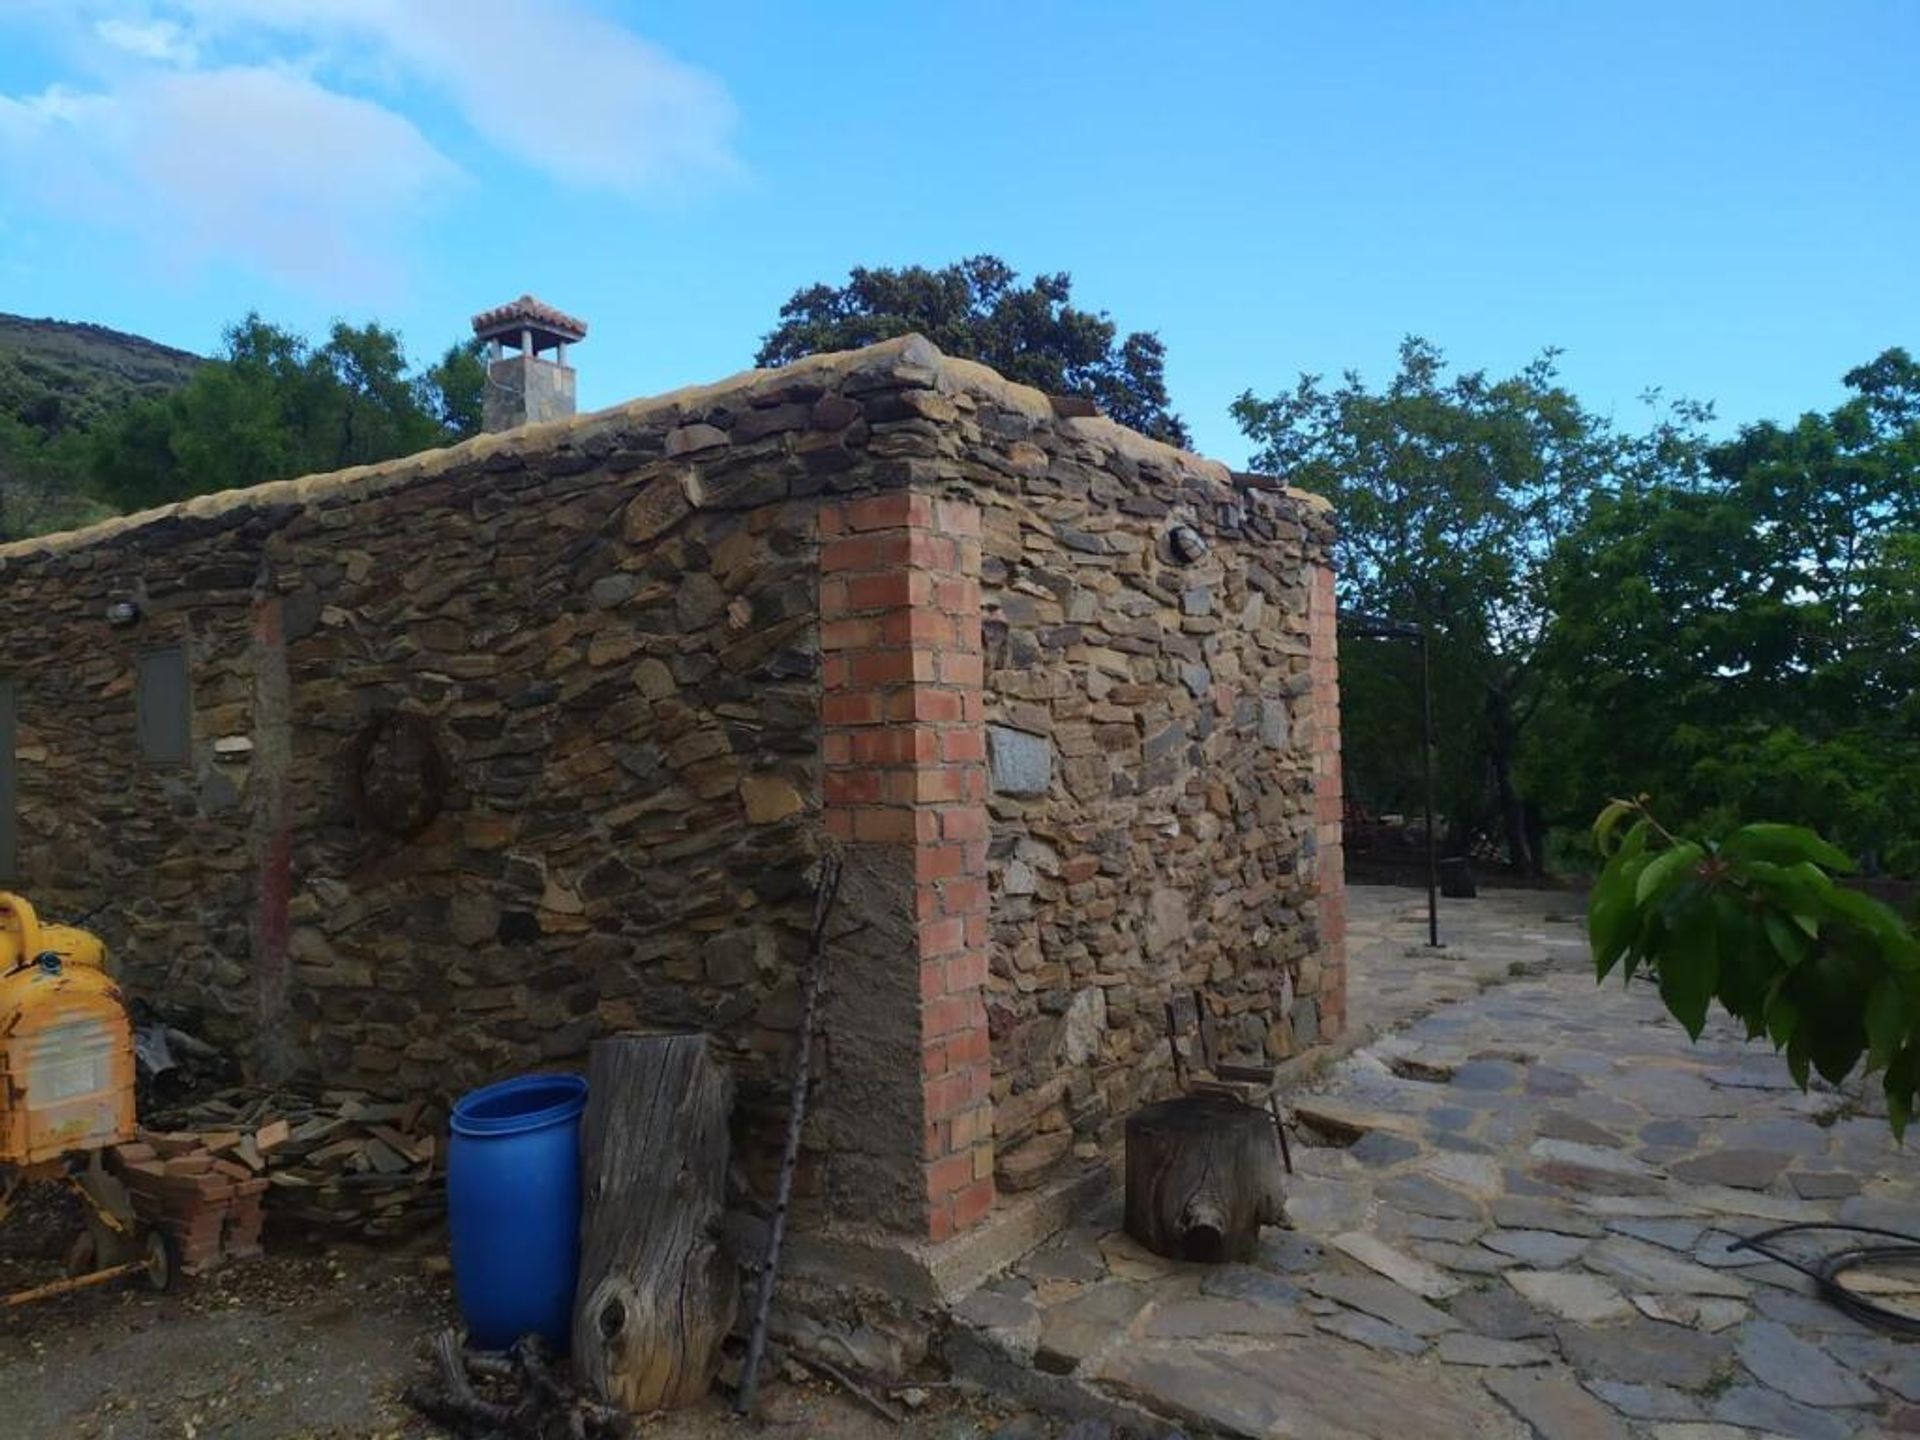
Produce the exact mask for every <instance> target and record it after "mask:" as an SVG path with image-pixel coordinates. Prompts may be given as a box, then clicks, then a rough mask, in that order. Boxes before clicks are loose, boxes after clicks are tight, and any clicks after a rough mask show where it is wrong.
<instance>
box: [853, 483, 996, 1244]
mask: <svg viewBox="0 0 1920 1440" xmlns="http://www.w3.org/2000/svg"><path fill="white" fill-rule="evenodd" d="M819 523H820V572H821V573H820V637H821V639H820V643H821V650H822V653H823V657H824V664H823V676H822V680H823V684H822V694H821V720H822V741H821V744H822V749H823V757H822V758H823V775H824V780H823V788H824V809H825V823H826V827H827V830H828V833H829V834H831V835H833V836H835V837H837V838H838V839H839V840H840V841H842V842H843V843H844V844H845V845H846V846H847V847H848V853H849V857H850V859H849V871H850V872H852V871H853V870H854V868H855V863H856V860H857V862H858V864H859V866H860V868H861V872H862V874H863V875H864V876H865V877H866V883H865V888H864V890H863V892H862V894H861V896H860V897H859V898H858V899H857V900H856V902H855V907H854V912H855V913H854V915H853V918H856V919H858V920H860V921H864V922H866V923H867V924H868V925H869V927H870V928H871V929H872V931H873V932H874V933H876V934H887V935H888V936H889V939H888V940H887V942H886V949H885V952H884V953H883V954H878V955H870V957H869V962H868V963H869V964H880V965H884V966H885V967H887V973H885V974H870V975H869V978H870V980H871V981H872V983H871V985H870V986H869V988H868V990H867V993H866V996H865V998H866V1000H867V1002H868V1003H869V1005H870V1007H871V1009H872V1011H877V1010H880V1009H885V1010H888V1011H893V1012H898V1011H899V1010H901V1009H902V1008H905V1009H907V1010H910V1011H911V1014H909V1015H904V1016H903V1015H901V1014H899V1013H890V1014H886V1015H881V1014H877V1013H871V1012H870V1014H869V1017H868V1019H867V1020H866V1022H864V1023H867V1024H871V1025H872V1026H873V1027H874V1036H873V1037H866V1038H870V1039H871V1040H872V1042H873V1043H875V1044H877V1043H878V1040H879V1038H880V1037H881V1036H882V1035H884V1034H885V1033H888V1032H891V1033H893V1034H895V1035H896V1036H897V1038H898V1040H900V1041H904V1042H906V1047H907V1048H903V1047H902V1046H901V1045H900V1044H898V1043H896V1044H895V1046H894V1048H893V1049H892V1050H890V1051H887V1052H884V1053H887V1054H890V1055H891V1056H892V1057H893V1068H894V1069H895V1071H896V1073H892V1074H886V1075H875V1074H866V1075H863V1076H862V1077H861V1078H862V1080H863V1081H864V1083H865V1084H866V1086H867V1088H868V1090H869V1092H870V1093H872V1094H873V1095H874V1097H875V1103H876V1107H877V1113H876V1124H875V1127H874V1128H875V1129H876V1130H877V1129H879V1128H881V1126H882V1124H883V1122H882V1121H881V1120H880V1118H879V1116H880V1115H881V1114H885V1115H888V1116H896V1115H898V1114H899V1113H900V1110H901V1108H902V1098H903V1097H902V1094H901V1092H902V1091H903V1090H904V1091H910V1092H911V1105H912V1111H913V1114H914V1116H915V1117H916V1118H917V1122H918V1135H917V1137H916V1141H915V1143H914V1144H913V1145H912V1147H911V1148H912V1150H913V1151H914V1153H913V1154H912V1155H911V1156H908V1155H906V1154H903V1153H902V1151H901V1148H900V1147H899V1146H898V1145H895V1146H893V1147H892V1148H890V1149H887V1150H886V1151H885V1153H884V1154H882V1153H878V1152H877V1151H876V1152H874V1153H869V1154H867V1155H866V1156H865V1157H864V1161H865V1163H866V1164H867V1165H868V1166H869V1168H870V1173H872V1167H874V1166H875V1165H876V1164H877V1165H880V1166H885V1167H887V1168H889V1169H892V1168H895V1167H896V1164H897V1165H902V1166H903V1165H910V1166H911V1168H912V1175H911V1177H910V1178H911V1186H910V1187H909V1186H908V1185H905V1184H902V1183H901V1181H902V1180H903V1179H904V1178H906V1177H903V1176H901V1175H899V1174H888V1175H887V1176H886V1177H885V1178H886V1180H887V1182H888V1183H886V1184H885V1185H884V1187H883V1188H884V1190H885V1191H886V1192H889V1193H890V1194H892V1195H893V1196H895V1197H905V1198H904V1199H900V1198H897V1199H896V1203H894V1204H892V1205H888V1206H886V1207H885V1208H887V1209H888V1210H891V1211H896V1212H900V1213H889V1214H877V1213H870V1214H869V1215H867V1216H865V1217H863V1218H869V1219H872V1220H877V1221H880V1222H881V1223H885V1224H889V1225H891V1226H893V1227H894V1228H900V1229H905V1230H908V1231H911V1232H913V1233H916V1234H919V1235H924V1236H926V1237H927V1238H929V1239H933V1240H941V1239H945V1238H946V1237H947V1236H949V1235H951V1234H953V1233H954V1232H956V1231H959V1230H963V1229H965V1228H966V1227H968V1226H969V1225H972V1224H974V1223H975V1222H976V1221H978V1220H979V1219H980V1218H981V1217H982V1216H983V1215H985V1214H986V1213H987V1210H988V1209H989V1208H990V1207H991V1206H992V1204H993V1196H994V1191H993V1104H992V1099H991V1093H990V1092H991V1088H992V1078H993V1073H992V1056H991V1049H990V1045H989V1042H988V1037H987V1010H986V980H987V811H986V798H987V772H986V741H985V715H986V707H985V704H984V701H983V699H982V696H981V673H982V672H981V654H980V578H979V577H980V512H979V510H978V508H977V507H975V506H974V505H973V504H971V503H968V502H961V501H948V500H934V499H931V498H929V497H928V496H925V495H918V494H913V493H911V492H898V493H892V494H886V495H877V496H869V497H866V498H863V499H858V500H847V501H829V502H827V503H824V504H823V505H822V506H821V509H820V522H819ZM903 951H904V953H903ZM903 978H904V979H906V980H908V981H910V984H909V985H907V986H905V987H902V986H901V984H900V982H901V980H902V979H903ZM829 1040H830V1042H831V1040H832V1036H831V1035H830V1036H829ZM909 1049H910V1053H909ZM881 1053H883V1052H881V1051H879V1050H877V1049H875V1050H872V1051H870V1058H869V1059H868V1060H867V1061H866V1062H865V1063H866V1068H868V1069H869V1070H871V1069H873V1068H874V1060H875V1059H877V1057H878V1056H879V1055H880V1054H881ZM902 1060H904V1061H905V1062H906V1063H899V1062H900V1061H902ZM870 1198H871V1199H872V1200H873V1201H874V1202H875V1203H876V1207H877V1206H878V1204H879V1201H880V1197H879V1196H873V1197H870Z"/></svg>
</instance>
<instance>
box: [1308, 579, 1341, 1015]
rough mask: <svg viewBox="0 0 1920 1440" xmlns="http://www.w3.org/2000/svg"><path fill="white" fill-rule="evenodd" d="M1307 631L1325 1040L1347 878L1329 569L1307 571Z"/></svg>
mask: <svg viewBox="0 0 1920 1440" xmlns="http://www.w3.org/2000/svg"><path fill="white" fill-rule="evenodd" d="M1307 577H1308V578H1307V585H1308V594H1307V633H1308V644H1309V648H1310V651H1311V655H1310V661H1309V666H1310V668H1309V675H1310V678H1311V681H1312V688H1311V691H1310V699H1311V704H1312V717H1313V739H1312V744H1313V806H1314V830H1315V834H1314V839H1315V842H1316V843H1315V855H1314V866H1315V870H1316V873H1317V875H1318V879H1319V887H1318V888H1319V893H1318V898H1317V900H1316V902H1315V903H1316V904H1317V905H1318V906H1319V917H1320V944H1321V949H1322V968H1323V973H1324V976H1325V979H1324V981H1323V984H1322V987H1321V993H1320V1028H1321V1033H1322V1034H1323V1035H1326V1036H1328V1037H1329V1038H1331V1037H1332V1036H1335V1035H1338V1034H1340V1033H1341V1031H1343V1030H1344V1029H1345V1028H1346V1018H1347V985H1346V957H1347V878H1346V852H1345V848H1344V831H1343V829H1342V825H1341V818H1342V817H1341V810H1342V793H1341V749H1340V650H1339V644H1340V642H1339V629H1338V627H1339V611H1338V603H1337V600H1336V596H1335V591H1334V574H1333V567H1332V566H1331V565H1326V564H1318V565H1311V566H1309V567H1308V569H1307Z"/></svg>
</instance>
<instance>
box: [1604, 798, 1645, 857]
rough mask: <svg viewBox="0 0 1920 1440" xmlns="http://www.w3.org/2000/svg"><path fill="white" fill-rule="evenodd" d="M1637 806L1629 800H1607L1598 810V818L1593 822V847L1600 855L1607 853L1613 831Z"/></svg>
mask: <svg viewBox="0 0 1920 1440" xmlns="http://www.w3.org/2000/svg"><path fill="white" fill-rule="evenodd" d="M1639 808H1640V807H1639V806H1638V805H1636V804H1634V803H1633V801H1631V800H1614V801H1611V802H1609V803H1608V805H1607V807H1606V808H1605V809H1604V810H1602V811H1601V812H1600V815H1599V818H1597V819H1596V820H1595V821H1594V822H1593V848H1594V849H1596V850H1598V851H1599V852H1600V853H1601V854H1602V855H1605V854H1607V853H1609V851H1610V849H1611V847H1612V843H1613V832H1614V831H1615V830H1617V829H1618V828H1619V827H1620V822H1621V821H1622V820H1624V819H1626V818H1627V816H1629V815H1631V814H1633V812H1634V811H1636V810H1638V809H1639Z"/></svg>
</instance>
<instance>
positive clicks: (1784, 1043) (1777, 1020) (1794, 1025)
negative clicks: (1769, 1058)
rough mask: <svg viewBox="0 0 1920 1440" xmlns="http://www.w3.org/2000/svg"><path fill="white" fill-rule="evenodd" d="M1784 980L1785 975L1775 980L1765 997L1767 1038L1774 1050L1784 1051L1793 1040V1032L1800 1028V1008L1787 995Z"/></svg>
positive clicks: (1785, 978)
mask: <svg viewBox="0 0 1920 1440" xmlns="http://www.w3.org/2000/svg"><path fill="white" fill-rule="evenodd" d="M1786 980H1787V977H1786V976H1785V975H1782V976H1780V977H1779V979H1777V980H1775V981H1774V982H1773V991H1772V993H1771V994H1769V995H1768V996H1767V1003H1766V1021H1767V1038H1768V1039H1770V1040H1772V1041H1773V1048H1774V1049H1776V1050H1784V1049H1786V1048H1787V1047H1788V1046H1789V1044H1790V1043H1791V1042H1792V1040H1793V1036H1794V1032H1795V1031H1796V1030H1798V1029H1799V1028H1800V1007H1799V1006H1798V1005H1796V1004H1794V1003H1793V997H1792V996H1791V995H1789V994H1787V990H1786Z"/></svg>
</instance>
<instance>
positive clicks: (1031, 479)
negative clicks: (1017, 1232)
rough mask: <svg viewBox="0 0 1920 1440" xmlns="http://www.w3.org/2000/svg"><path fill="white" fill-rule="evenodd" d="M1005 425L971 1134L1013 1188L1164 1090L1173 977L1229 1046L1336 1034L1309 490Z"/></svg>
mask: <svg viewBox="0 0 1920 1440" xmlns="http://www.w3.org/2000/svg"><path fill="white" fill-rule="evenodd" d="M1009 428H1013V429H1018V428H1019V427H1017V426H1015V427H1009V426H1008V425H1007V424H1006V423H1005V422H1004V421H999V422H996V423H994V424H992V425H990V426H988V427H987V430H988V434H993V433H994V432H996V431H997V432H1000V434H999V443H997V444H992V445H991V446H990V448H988V450H987V451H986V453H985V454H984V455H983V457H982V458H984V459H985V460H986V461H987V463H989V464H994V463H996V462H998V463H1000V464H1002V465H1004V466H1005V467H1006V468H1007V469H1008V470H1010V471H1011V472H1012V474H1013V475H1014V476H1016V477H1017V478H1018V481H1019V483H1018V484H1017V485H1011V484H1000V485H997V486H996V487H995V492H994V493H993V494H992V495H991V497H990V498H989V501H988V504H987V506H986V509H985V519H984V525H983V533H984V537H985V552H986V560H985V571H984V578H985V598H984V609H985V614H986V617H987V633H988V640H987V655H988V676H987V695H988V714H987V721H988V726H989V729H988V741H989V748H990V750H991V752H992V755H993V794H992V796H991V799H990V802H989V804H990V809H991V813H992V817H993V845H992V864H991V867H990V873H991V877H992V884H993V918H994V930H993V951H992V962H993V967H992V968H993V979H992V987H991V993H990V996H989V1007H990V1008H989V1013H990V1018H991V1028H992V1035H993V1051H994V1071H995V1079H994V1100H995V1114H996V1123H995V1132H996V1141H997V1145H998V1166H999V1180H1000V1184H1001V1187H1002V1188H1003V1189H1014V1190H1017V1189H1024V1188H1027V1187H1030V1186H1032V1185H1034V1184H1037V1183H1038V1182H1039V1181H1041V1180H1042V1179H1044V1178H1045V1177H1047V1176H1048V1175H1050V1174H1051V1173H1053V1172H1054V1171H1055V1170H1056V1169H1057V1168H1058V1167H1059V1166H1060V1165H1061V1164H1062V1163H1063V1162H1065V1161H1066V1160H1067V1157H1068V1156H1069V1155H1070V1153H1071V1152H1073V1151H1074V1150H1075V1149H1076V1148H1078V1150H1079V1151H1080V1153H1081V1154H1082V1155H1083V1156H1089V1157H1090V1156H1091V1155H1093V1154H1094V1153H1095V1152H1096V1147H1098V1146H1099V1145H1100V1144H1101V1142H1102V1141H1103V1139H1105V1138H1107V1137H1108V1136H1109V1135H1110V1132H1111V1130H1112V1128H1113V1126H1114V1125H1115V1124H1116V1123H1117V1122H1118V1121H1119V1120H1121V1119H1122V1118H1124V1116H1125V1115H1126V1113H1127V1112H1128V1111H1129V1110H1130V1109H1132V1108H1133V1107H1134V1106H1135V1105H1136V1104H1138V1103H1139V1102H1140V1101H1141V1100H1142V1099H1143V1098H1145V1097H1146V1096H1148V1095H1150V1094H1153V1093H1159V1092H1163V1091H1164V1090H1165V1089H1166V1088H1167V1087H1168V1086H1169V1085H1170V1082H1171V1065H1170V1057H1169V1054H1168V1046H1167V1030H1166V1019H1165V1005H1166V1001H1167V999H1168V997H1169V995H1170V994H1172V993H1173V992H1174V991H1175V990H1176V989H1179V990H1198V991H1199V992H1200V993H1201V998H1202V1001H1203V1003H1205V1004H1206V1005H1207V1006H1208V1008H1209V1009H1210V1010H1211V1011H1212V1012H1213V1014H1214V1015H1215V1016H1216V1017H1217V1018H1216V1024H1217V1026H1218V1029H1219V1032H1220V1034H1221V1035H1222V1037H1223V1039H1224V1041H1225V1043H1226V1044H1227V1045H1228V1046H1229V1048H1231V1049H1232V1050H1233V1051H1234V1052H1235V1053H1236V1054H1237V1055H1238V1056H1240V1057H1242V1058H1246V1059H1251V1060H1272V1061H1281V1060H1286V1059H1288V1058H1290V1057H1292V1056H1295V1055H1297V1054H1299V1053H1300V1052H1301V1051H1302V1050H1304V1049H1306V1048H1307V1047H1309V1046H1311V1045H1313V1044H1314V1043H1316V1042H1317V1041H1319V1040H1320V1039H1322V1038H1328V1037H1330V1036H1332V1035H1333V1034H1336V1033H1338V1030H1339V1028H1340V1026H1341V1025H1342V1023H1343V1019H1344V1008H1343V997H1344V990H1343V987H1344V973H1343V972H1342V971H1340V970H1339V969H1337V968H1331V969H1330V968H1329V967H1328V965H1327V959H1328V955H1327V952H1326V948H1325V947H1326V942H1327V940H1328V938H1329V928H1328V927H1329V926H1337V925H1338V923H1339V918H1338V914H1337V907H1338V904H1339V901H1338V900H1337V899H1334V898H1333V897H1332V893H1331V892H1332V889H1333V888H1334V887H1337V886H1338V883H1339V878H1340V866H1339V857H1338V852H1337V850H1334V851H1332V852H1331V853H1323V852H1322V848H1321V847H1322V846H1323V845H1325V844H1326V843H1328V842H1329V841H1332V842H1335V843H1337V840H1338V833H1339V832H1338V803H1337V799H1336V801H1335V803H1334V810H1333V817H1334V822H1335V823H1334V824H1333V826H1332V827H1331V830H1323V829H1322V827H1319V826H1318V825H1317V824H1316V810H1315V803H1316V784H1317V775H1318V773H1319V772H1320V770H1321V769H1322V768H1323V762H1324V757H1323V756H1322V755H1321V753H1320V747H1321V746H1322V744H1323V742H1326V741H1328V740H1329V739H1331V740H1334V741H1337V720H1335V719H1334V718H1333V716H1332V714H1331V712H1326V711H1323V710H1322V709H1321V708H1320V702H1319V698H1318V696H1317V695H1316V692H1315V690H1314V688H1313V687H1314V673H1313V669H1312V646H1313V637H1312V632H1311V625H1310V619H1309V605H1310V595H1311V589H1310V583H1309V574H1310V572H1311V571H1318V572H1320V573H1330V572H1326V571H1325V566H1324V559H1325V553H1326V547H1327V542H1328V540H1329V538H1330V532H1329V524H1328V521H1327V519H1326V516H1325V514H1324V508H1323V507H1322V506H1321V505H1320V504H1319V502H1317V501H1313V500H1312V499H1310V498H1303V497H1298V496H1293V495H1289V494H1287V493H1285V492H1283V491H1282V492H1277V493H1276V492H1269V491H1265V490H1261V489H1255V488H1249V486H1248V485H1247V484H1246V483H1245V482H1235V483H1227V482H1226V477H1225V476H1224V475H1223V474H1221V473H1220V472H1218V471H1217V470H1211V469H1207V468H1201V467H1198V466H1195V467H1193V468H1183V467H1182V466H1180V465H1179V464H1177V463H1175V462H1173V461H1171V460H1162V459H1160V458H1159V457H1154V456H1145V457H1141V458H1139V459H1137V460H1134V459H1130V458H1129V457H1127V456H1126V455H1124V454H1113V453H1106V454H1103V453H1101V452H1100V451H1099V450H1098V449H1096V448H1095V447H1092V446H1089V445H1085V444H1077V443H1075V442H1074V440H1073V437H1072V436H1071V434H1070V433H1061V432H1060V431H1058V430H1047V429H1034V430H1031V431H1028V432H1027V433H1026V434H1025V435H1024V436H1023V437H1022V438H1019V439H1015V440H1011V441H1009V440H1008V439H1007V438H1006V435H1005V432H1006V431H1007V430H1008V429H1009ZM983 443H985V437H983ZM1179 526H1184V527H1187V529H1186V531H1185V532H1183V533H1182V534H1181V535H1179V536H1176V535H1175V533H1174V532H1175V527H1179ZM1194 537H1197V539H1198V540H1199V541H1200V542H1201V544H1202V545H1203V546H1204V550H1205V553H1204V554H1203V555H1199V556H1198V557H1197V558H1194V559H1192V560H1190V561H1185V560H1183V559H1182V558H1180V556H1179V554H1178V552H1177V548H1176V547H1177V546H1178V545H1179V544H1180V543H1181V542H1182V541H1184V542H1186V543H1187V544H1191V543H1192V539H1193V538H1194ZM1329 618H1330V612H1329ZM1330 725H1332V726H1334V727H1335V728H1331V729H1330V728H1329V726H1330ZM1331 764H1332V767H1333V777H1334V779H1333V783H1334V784H1335V786H1336V787H1337V784H1338V760H1337V755H1336V756H1335V757H1334V758H1333V760H1332V761H1331ZM1323 877H1325V878H1326V879H1327V880H1328V881H1329V882H1330V887H1329V893H1328V894H1327V895H1326V896H1323V895H1322V892H1321V884H1322V879H1323Z"/></svg>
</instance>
